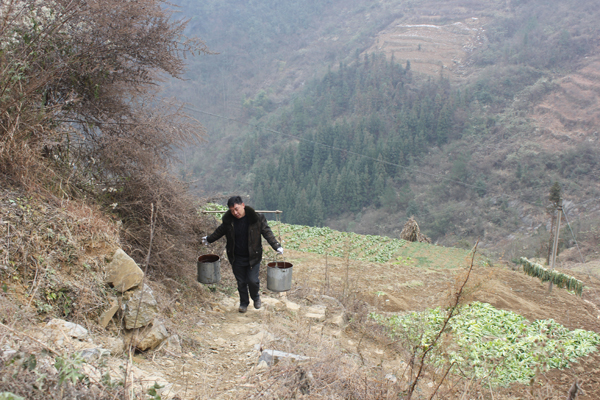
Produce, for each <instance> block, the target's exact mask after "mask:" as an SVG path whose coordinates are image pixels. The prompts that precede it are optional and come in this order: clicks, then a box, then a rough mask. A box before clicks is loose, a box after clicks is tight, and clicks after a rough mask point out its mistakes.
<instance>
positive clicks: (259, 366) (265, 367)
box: [256, 360, 269, 371]
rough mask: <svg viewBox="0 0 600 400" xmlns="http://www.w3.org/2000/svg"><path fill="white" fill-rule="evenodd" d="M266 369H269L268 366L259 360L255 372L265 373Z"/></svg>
mask: <svg viewBox="0 0 600 400" xmlns="http://www.w3.org/2000/svg"><path fill="white" fill-rule="evenodd" d="M267 369H269V364H268V363H267V362H266V361H265V360H260V362H259V363H258V365H257V366H256V371H265V370H267Z"/></svg>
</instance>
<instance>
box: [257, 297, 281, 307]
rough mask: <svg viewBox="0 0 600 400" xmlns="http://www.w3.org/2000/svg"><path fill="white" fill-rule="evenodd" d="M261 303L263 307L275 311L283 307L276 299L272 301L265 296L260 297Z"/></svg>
mask: <svg viewBox="0 0 600 400" xmlns="http://www.w3.org/2000/svg"><path fill="white" fill-rule="evenodd" d="M261 302H262V305H263V306H265V305H266V306H268V307H271V308H273V309H275V310H278V309H280V308H282V307H283V303H282V302H281V301H279V300H277V299H274V298H272V297H267V296H262V297H261Z"/></svg>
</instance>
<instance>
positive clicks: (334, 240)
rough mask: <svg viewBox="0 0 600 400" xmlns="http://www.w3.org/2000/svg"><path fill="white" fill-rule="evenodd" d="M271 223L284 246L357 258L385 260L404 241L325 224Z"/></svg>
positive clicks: (399, 247) (394, 252)
mask: <svg viewBox="0 0 600 400" xmlns="http://www.w3.org/2000/svg"><path fill="white" fill-rule="evenodd" d="M271 227H272V228H273V231H274V232H275V233H276V234H281V239H282V241H283V246H284V248H287V249H290V250H297V251H303V252H308V253H316V254H327V255H329V256H332V257H348V258H350V259H351V260H358V261H369V262H379V263H385V262H388V261H390V260H391V259H393V258H394V256H395V255H396V254H397V253H398V252H399V250H400V249H401V248H402V247H403V246H405V245H406V244H407V242H406V241H405V240H400V239H393V238H389V237H385V236H373V235H359V234H356V233H353V232H339V231H334V230H333V229H331V228H327V227H325V228H315V227H310V226H304V225H291V224H283V223H278V222H272V223H271Z"/></svg>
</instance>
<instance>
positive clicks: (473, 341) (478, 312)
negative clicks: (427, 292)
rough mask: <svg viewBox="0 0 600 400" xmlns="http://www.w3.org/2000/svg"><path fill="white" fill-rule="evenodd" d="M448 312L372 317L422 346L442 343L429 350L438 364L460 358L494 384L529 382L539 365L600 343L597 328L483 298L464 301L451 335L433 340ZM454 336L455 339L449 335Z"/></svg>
mask: <svg viewBox="0 0 600 400" xmlns="http://www.w3.org/2000/svg"><path fill="white" fill-rule="evenodd" d="M446 313H447V311H445V310H441V309H439V308H437V309H434V310H427V311H425V312H422V313H418V312H412V313H408V314H405V315H395V316H392V317H383V316H381V315H378V314H371V318H373V319H374V320H375V321H377V322H379V323H380V324H382V325H385V326H387V327H388V328H390V332H391V333H390V335H391V336H392V337H393V338H394V339H400V340H405V341H408V342H409V343H411V342H412V345H413V346H416V347H417V348H420V349H425V348H428V347H430V346H432V345H434V346H436V347H435V348H434V349H432V350H431V352H430V353H429V354H430V355H431V358H430V359H429V361H430V362H433V364H434V365H438V366H440V365H443V364H446V365H448V363H453V362H454V363H456V364H457V365H458V366H459V367H460V371H462V372H463V373H465V374H467V375H469V377H472V378H475V379H481V378H484V377H485V379H486V381H487V380H488V379H489V383H490V384H492V385H508V384H510V383H513V382H520V383H524V384H527V383H529V382H530V380H531V378H533V377H534V375H535V373H536V369H539V370H540V371H543V370H548V369H552V368H558V369H563V368H567V367H568V366H569V364H570V363H571V362H574V361H576V359H577V358H579V357H583V356H586V355H587V354H589V353H592V352H594V351H596V346H598V345H599V344H600V335H598V334H597V333H595V332H590V331H585V330H583V329H575V330H573V331H569V330H568V329H567V328H565V327H564V326H562V325H560V324H559V323H557V322H555V321H554V320H552V319H548V320H537V321H534V322H532V323H529V321H527V319H525V318H524V317H522V316H520V315H519V314H516V313H514V312H512V311H506V310H498V309H496V308H494V307H493V306H491V305H489V304H486V303H479V302H474V303H472V304H470V305H466V306H462V307H460V308H459V309H458V313H457V314H456V315H455V316H453V317H452V318H451V319H450V321H449V329H448V331H447V332H446V334H447V336H445V337H442V339H441V340H440V341H438V342H439V343H432V341H433V339H434V338H435V336H436V334H437V333H438V332H439V330H440V329H441V327H442V324H443V322H444V320H445V318H446V315H447V314H446ZM450 338H451V340H452V342H451V343H449V342H448V341H447V339H450ZM441 343H444V348H443V349H442V348H440V345H441ZM486 383H487V382H486Z"/></svg>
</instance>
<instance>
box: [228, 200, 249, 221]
mask: <svg viewBox="0 0 600 400" xmlns="http://www.w3.org/2000/svg"><path fill="white" fill-rule="evenodd" d="M227 207H229V211H231V214H232V215H233V216H234V217H236V218H237V219H240V218H243V217H244V216H245V215H246V205H245V204H244V202H243V201H242V198H241V197H240V196H233V197H231V198H230V199H229V200H227Z"/></svg>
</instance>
